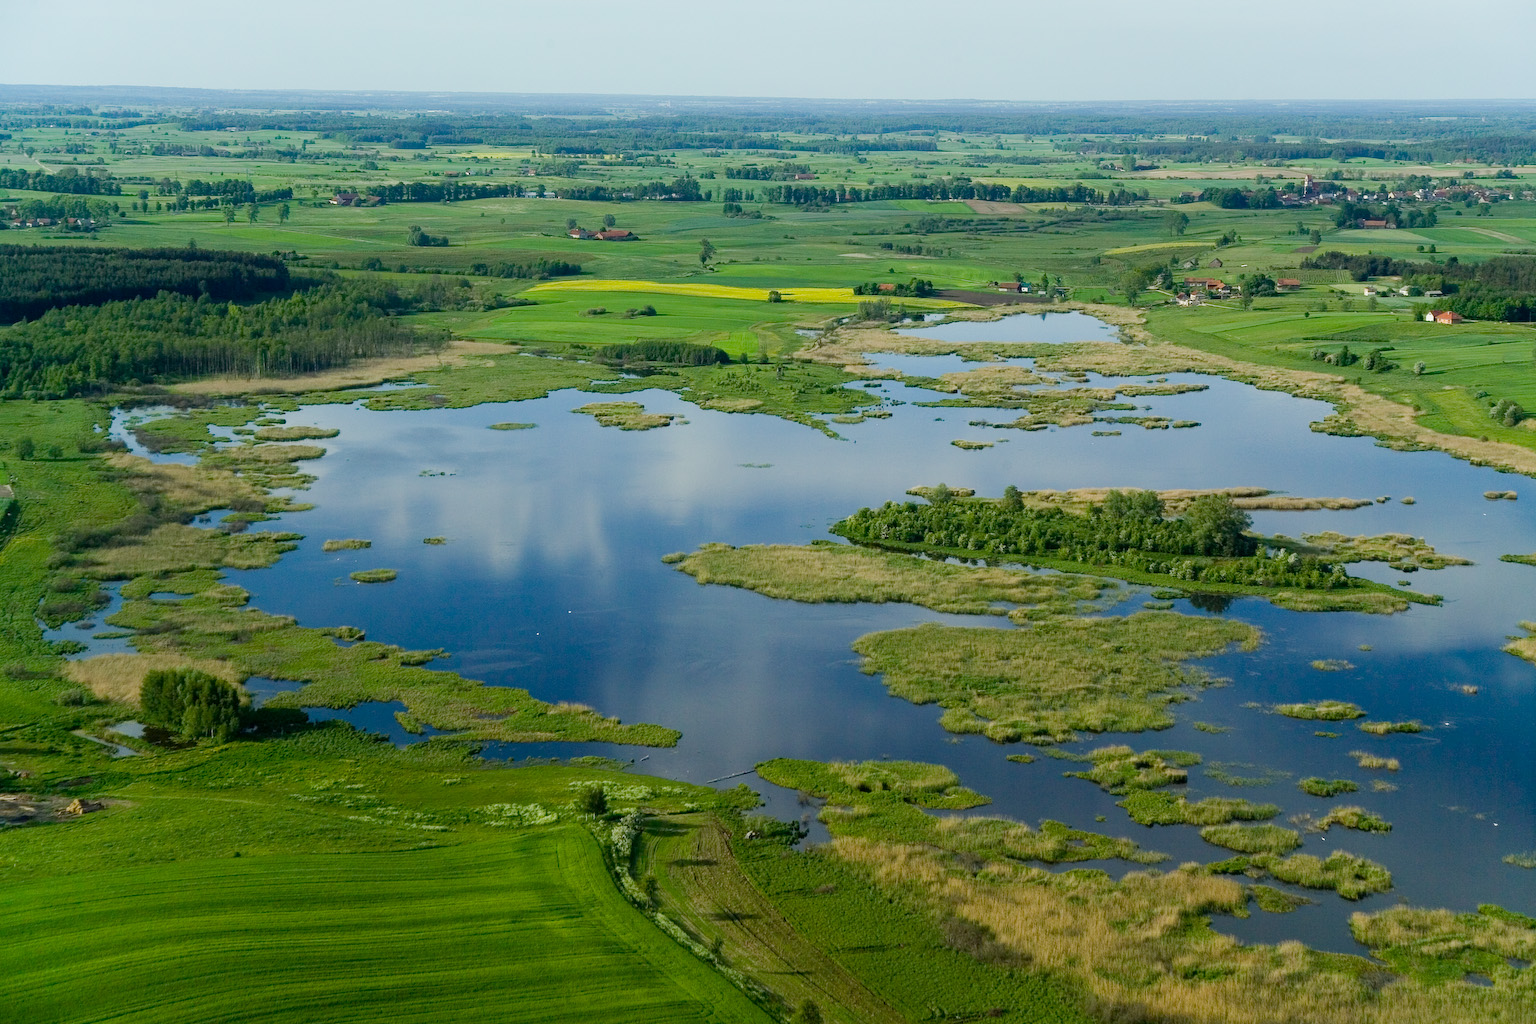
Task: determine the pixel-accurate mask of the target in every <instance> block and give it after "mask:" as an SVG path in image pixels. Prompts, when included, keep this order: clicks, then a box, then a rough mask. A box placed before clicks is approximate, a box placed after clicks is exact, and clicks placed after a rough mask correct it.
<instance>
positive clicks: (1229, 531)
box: [1183, 494, 1255, 556]
mask: <svg viewBox="0 0 1536 1024" xmlns="http://www.w3.org/2000/svg"><path fill="white" fill-rule="evenodd" d="M1183 518H1184V522H1185V523H1187V524H1188V525H1189V527H1190V529H1191V531H1192V532H1193V534H1194V539H1195V542H1196V544H1197V545H1198V546H1199V548H1200V551H1201V553H1202V554H1206V555H1229V556H1230V555H1245V554H1250V553H1251V552H1252V550H1253V548H1254V547H1255V543H1254V541H1253V539H1252V538H1250V537H1247V536H1245V535H1244V534H1245V531H1246V530H1247V529H1248V527H1250V526H1252V525H1253V519H1252V517H1250V516H1249V515H1248V513H1246V512H1244V511H1243V510H1242V509H1240V508H1238V507H1237V505H1235V504H1234V503H1233V501H1232V498H1231V497H1230V496H1229V495H1226V494H1202V495H1200V497H1198V498H1196V499H1195V500H1194V501H1192V502H1190V503H1189V508H1187V509H1185V511H1184V516H1183Z"/></svg>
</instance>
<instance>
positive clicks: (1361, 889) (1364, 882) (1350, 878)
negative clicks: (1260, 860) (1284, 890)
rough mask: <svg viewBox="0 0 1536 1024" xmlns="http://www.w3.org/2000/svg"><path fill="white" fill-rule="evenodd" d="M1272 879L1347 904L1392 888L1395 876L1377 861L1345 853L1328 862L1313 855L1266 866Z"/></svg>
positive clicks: (1341, 852) (1330, 858)
mask: <svg viewBox="0 0 1536 1024" xmlns="http://www.w3.org/2000/svg"><path fill="white" fill-rule="evenodd" d="M1266 868H1267V870H1268V871H1269V873H1270V874H1271V875H1274V876H1275V877H1276V878H1278V879H1279V880H1280V881H1282V882H1289V883H1290V884H1292V885H1299V886H1302V887H1304V888H1307V889H1332V890H1333V891H1334V892H1337V893H1338V894H1339V895H1340V896H1342V897H1344V898H1345V899H1347V900H1358V899H1360V898H1361V897H1363V896H1369V895H1371V894H1373V893H1378V892H1386V891H1387V890H1389V889H1391V888H1392V873H1391V872H1390V871H1388V870H1387V869H1386V868H1384V867H1382V866H1381V865H1380V864H1377V863H1376V862H1375V861H1371V860H1366V859H1365V858H1364V857H1357V856H1355V855H1354V854H1352V853H1347V852H1345V851H1343V850H1338V851H1335V852H1334V853H1331V854H1329V855H1328V857H1327V858H1326V859H1320V858H1317V857H1314V856H1312V855H1311V854H1310V853H1296V854H1292V855H1291V856H1289V857H1287V858H1285V859H1284V860H1279V861H1275V862H1274V863H1272V864H1268V865H1266Z"/></svg>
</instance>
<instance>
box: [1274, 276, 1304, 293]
mask: <svg viewBox="0 0 1536 1024" xmlns="http://www.w3.org/2000/svg"><path fill="white" fill-rule="evenodd" d="M1300 287H1301V282H1300V281H1298V280H1296V278H1294V277H1278V278H1276V279H1275V290H1276V291H1282V292H1293V291H1295V290H1296V289H1297V288H1300Z"/></svg>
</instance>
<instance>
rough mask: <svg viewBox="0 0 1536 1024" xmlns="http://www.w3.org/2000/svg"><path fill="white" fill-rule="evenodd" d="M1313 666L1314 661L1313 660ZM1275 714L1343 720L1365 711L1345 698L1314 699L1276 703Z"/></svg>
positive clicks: (1363, 715) (1319, 719) (1361, 715)
mask: <svg viewBox="0 0 1536 1024" xmlns="http://www.w3.org/2000/svg"><path fill="white" fill-rule="evenodd" d="M1313 664H1314V667H1315V666H1316V663H1315V662H1314V663H1313ZM1274 710H1275V714H1277V715H1284V716H1285V717H1286V718H1300V719H1305V720H1307V721H1321V722H1343V721H1346V720H1348V719H1351V718H1364V717H1365V711H1364V710H1362V709H1361V708H1360V706H1359V705H1358V704H1351V703H1350V702H1349V701H1345V700H1316V701H1309V702H1304V703H1300V704H1276V705H1275V708H1274Z"/></svg>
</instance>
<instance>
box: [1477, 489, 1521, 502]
mask: <svg viewBox="0 0 1536 1024" xmlns="http://www.w3.org/2000/svg"><path fill="white" fill-rule="evenodd" d="M1483 497H1485V498H1487V499H1488V500H1489V501H1518V500H1519V499H1520V495H1519V494H1516V493H1515V492H1514V491H1484V492H1483Z"/></svg>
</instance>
